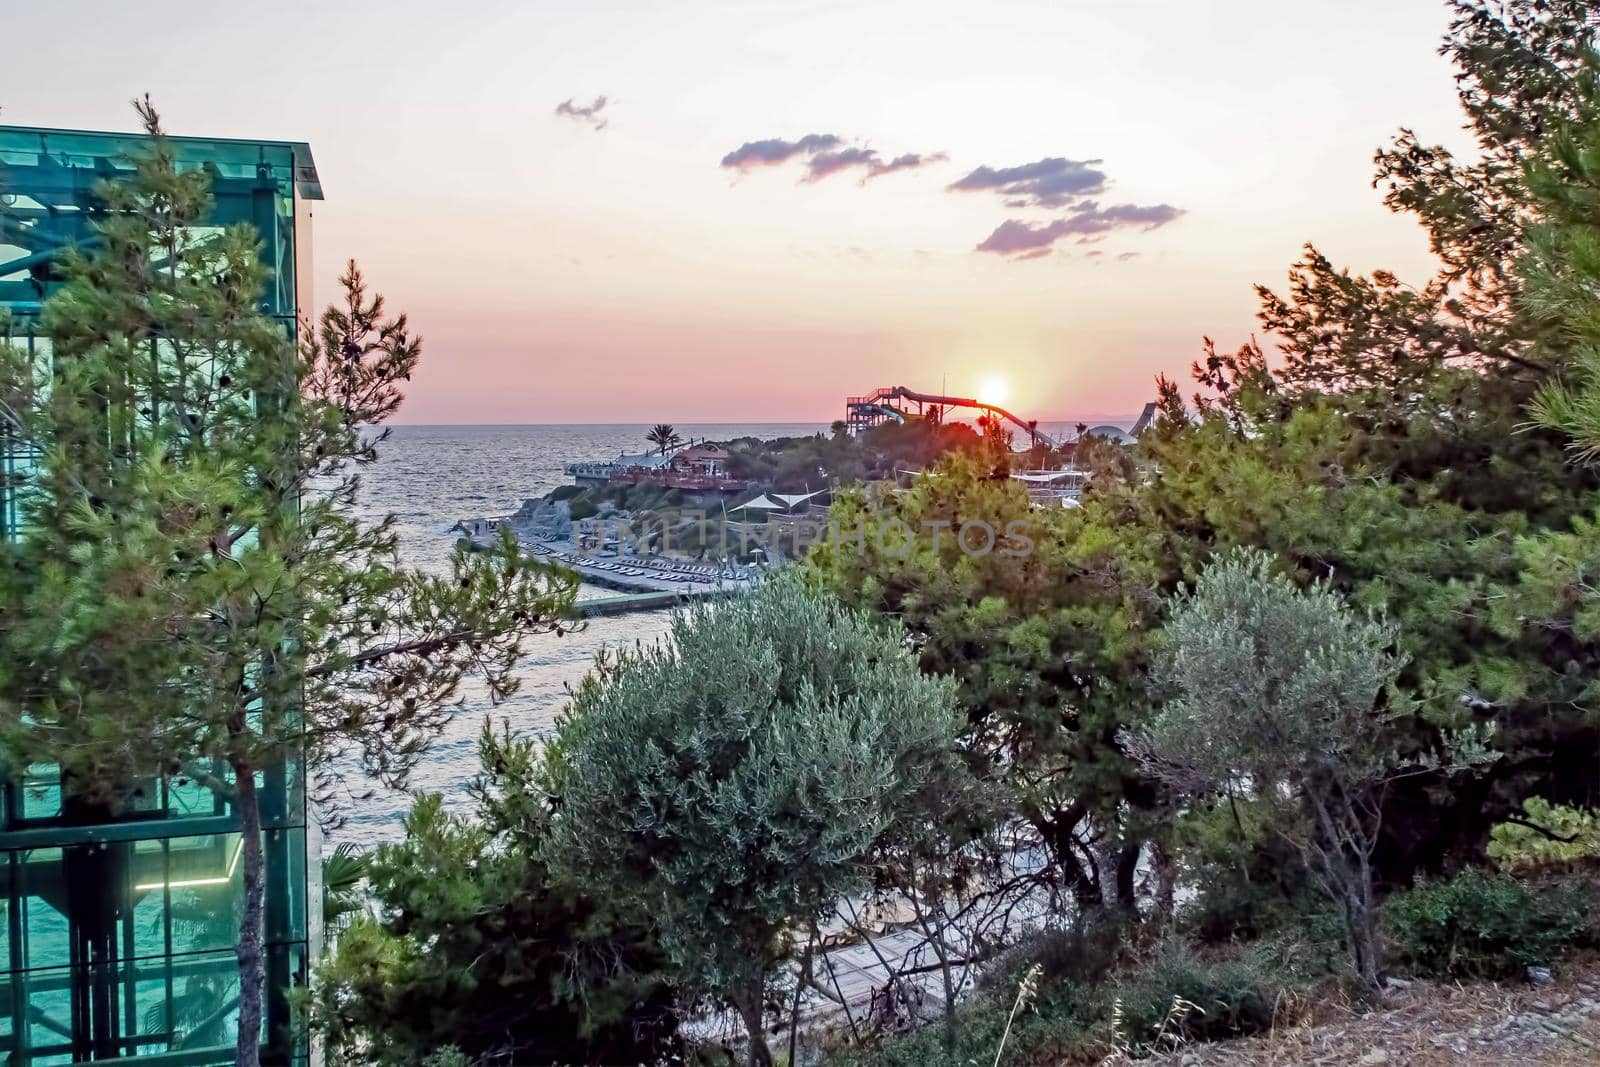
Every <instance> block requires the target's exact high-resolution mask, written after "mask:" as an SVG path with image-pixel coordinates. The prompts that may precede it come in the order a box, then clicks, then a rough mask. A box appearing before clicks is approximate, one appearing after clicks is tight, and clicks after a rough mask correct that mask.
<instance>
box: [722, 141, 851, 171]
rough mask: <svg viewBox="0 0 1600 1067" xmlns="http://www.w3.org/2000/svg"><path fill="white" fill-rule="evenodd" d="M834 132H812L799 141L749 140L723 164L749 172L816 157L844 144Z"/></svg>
mask: <svg viewBox="0 0 1600 1067" xmlns="http://www.w3.org/2000/svg"><path fill="white" fill-rule="evenodd" d="M843 143H844V142H843V141H841V140H840V139H839V138H838V137H836V136H835V135H833V134H831V133H808V134H806V135H805V136H804V137H802V138H800V139H799V140H798V141H785V140H781V139H779V138H777V137H773V138H769V139H768V140H765V141H746V142H745V143H744V144H742V145H740V146H739V147H738V148H735V149H734V150H733V151H732V152H729V153H728V154H727V155H725V156H723V157H722V165H723V166H724V167H728V168H730V169H732V170H749V169H750V168H751V167H775V166H777V165H778V164H780V163H787V162H788V161H789V160H791V159H793V158H795V157H796V156H814V155H816V154H817V153H819V152H827V151H829V150H830V149H834V148H837V147H838V146H839V145H841V144H843Z"/></svg>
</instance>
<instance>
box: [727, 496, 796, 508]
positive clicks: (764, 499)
mask: <svg viewBox="0 0 1600 1067" xmlns="http://www.w3.org/2000/svg"><path fill="white" fill-rule="evenodd" d="M781 507H783V505H782V504H780V503H778V502H777V501H776V500H773V499H772V498H771V497H769V496H767V494H765V493H762V494H761V495H760V496H758V497H756V498H755V499H754V500H746V501H745V502H744V503H743V504H740V505H739V506H738V507H736V508H729V509H728V510H729V511H744V510H746V509H749V510H751V511H774V510H776V509H778V508H781Z"/></svg>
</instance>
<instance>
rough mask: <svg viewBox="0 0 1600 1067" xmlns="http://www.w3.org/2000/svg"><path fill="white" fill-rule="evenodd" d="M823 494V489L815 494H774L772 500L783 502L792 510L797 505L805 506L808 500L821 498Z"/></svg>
mask: <svg viewBox="0 0 1600 1067" xmlns="http://www.w3.org/2000/svg"><path fill="white" fill-rule="evenodd" d="M822 492H823V491H822V490H821V489H818V490H817V491H816V492H813V493H773V494H772V499H774V500H781V501H783V502H784V504H785V505H786V506H788V507H791V508H792V507H794V506H795V505H796V504H804V503H805V502H806V501H807V500H810V499H811V498H812V497H814V496H821V495H822Z"/></svg>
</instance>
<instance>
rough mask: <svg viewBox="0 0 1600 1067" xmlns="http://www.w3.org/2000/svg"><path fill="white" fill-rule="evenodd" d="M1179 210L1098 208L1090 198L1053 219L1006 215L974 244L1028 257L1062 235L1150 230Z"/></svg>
mask: <svg viewBox="0 0 1600 1067" xmlns="http://www.w3.org/2000/svg"><path fill="white" fill-rule="evenodd" d="M1182 214H1183V210H1182V209H1181V208H1175V207H1173V206H1172V205H1171V204H1148V205H1140V204H1116V205H1113V206H1111V207H1106V208H1102V207H1101V206H1100V205H1099V204H1098V203H1096V202H1094V201H1092V200H1090V201H1085V202H1084V203H1081V204H1079V205H1078V206H1077V207H1075V208H1073V209H1072V211H1070V212H1069V213H1067V214H1066V215H1063V216H1062V217H1061V218H1058V219H1056V220H1054V221H1053V222H1046V223H1039V224H1035V223H1031V222H1026V221H1024V220H1022V219H1007V220H1006V221H1005V222H1002V223H1001V224H1000V225H999V226H998V227H996V228H995V231H994V232H993V233H991V234H990V235H989V236H988V237H987V238H986V239H985V240H984V242H983V243H982V244H980V245H979V246H978V251H979V252H993V253H995V254H996V255H1001V256H1011V257H1013V258H1016V259H1025V258H1026V259H1031V258H1033V256H1034V255H1036V254H1037V251H1038V250H1039V249H1048V248H1050V247H1051V246H1052V245H1054V244H1055V243H1056V242H1057V241H1059V240H1061V239H1062V238H1063V237H1073V236H1077V237H1092V236H1095V235H1098V234H1103V233H1109V232H1110V231H1112V230H1121V229H1140V230H1154V229H1156V228H1157V227H1160V226H1165V225H1166V224H1167V223H1169V222H1172V221H1173V220H1174V219H1177V218H1178V217H1179V216H1181V215H1182Z"/></svg>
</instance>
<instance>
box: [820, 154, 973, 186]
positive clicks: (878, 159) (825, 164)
mask: <svg viewBox="0 0 1600 1067" xmlns="http://www.w3.org/2000/svg"><path fill="white" fill-rule="evenodd" d="M947 158H948V157H947V156H946V155H945V154H944V153H943V152H935V153H933V154H931V155H923V154H921V153H919V152H907V153H906V154H905V155H901V156H895V157H894V158H893V159H890V160H885V159H884V158H883V157H882V156H880V155H878V153H877V152H876V151H875V150H874V149H871V148H841V149H839V150H838V151H836V152H818V153H817V154H816V155H814V156H812V157H811V160H810V162H809V163H807V164H806V181H808V182H817V181H821V180H822V179H823V178H826V177H828V176H829V175H830V174H837V173H839V172H840V171H842V170H850V169H851V168H853V167H859V168H861V184H863V185H865V184H866V183H867V182H869V181H871V180H872V179H873V178H881V177H883V176H884V175H885V174H893V173H895V172H896V171H901V170H916V169H917V168H918V167H926V166H928V165H930V164H933V163H943V162H944V161H945V160H946V159H947Z"/></svg>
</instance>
